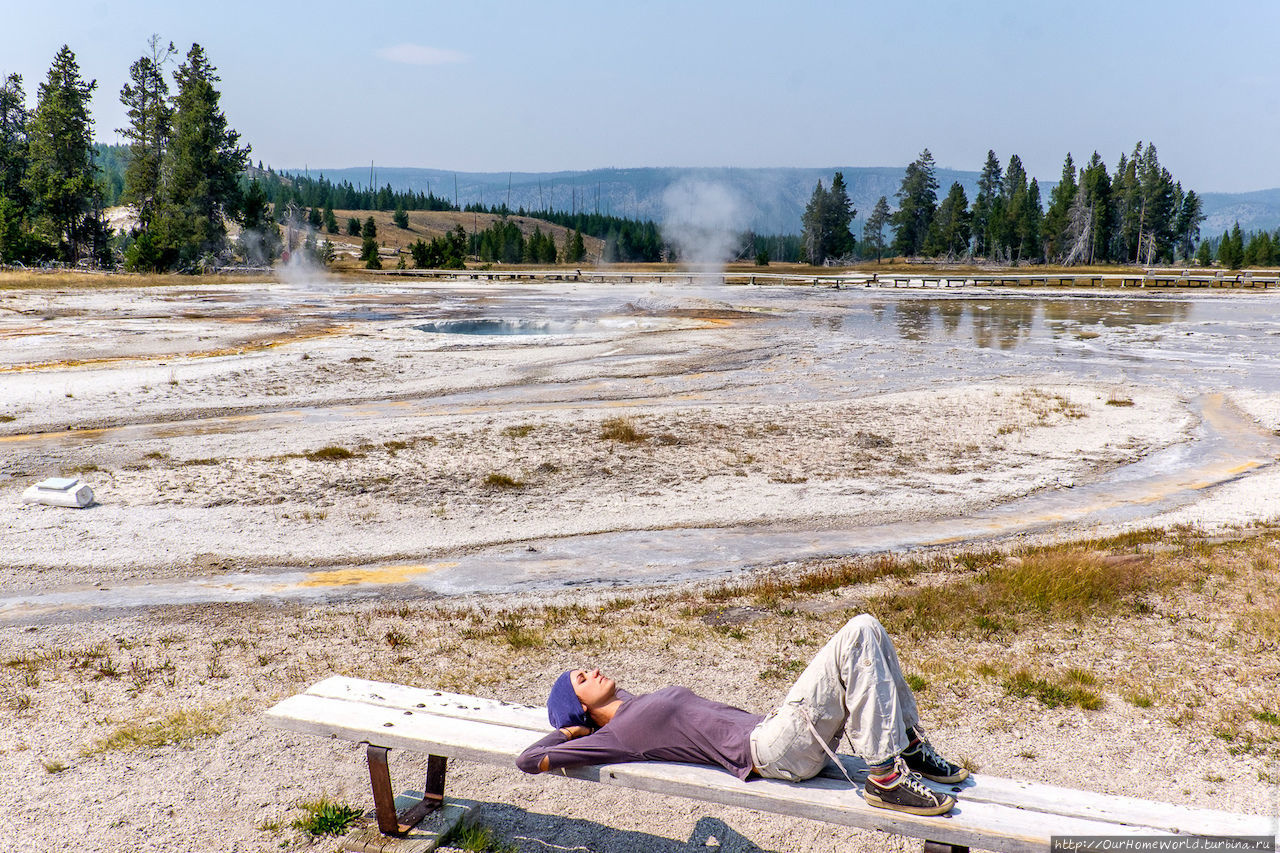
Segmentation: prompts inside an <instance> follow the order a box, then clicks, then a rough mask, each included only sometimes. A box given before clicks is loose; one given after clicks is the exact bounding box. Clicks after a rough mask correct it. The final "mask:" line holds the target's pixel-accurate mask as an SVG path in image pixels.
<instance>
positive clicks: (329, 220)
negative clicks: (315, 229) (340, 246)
mask: <svg viewBox="0 0 1280 853" xmlns="http://www.w3.org/2000/svg"><path fill="white" fill-rule="evenodd" d="M324 230H325V231H327V232H328V233H330V234H337V233H338V217H336V216H334V215H333V205H332V204H329V203H326V204H325V206H324Z"/></svg>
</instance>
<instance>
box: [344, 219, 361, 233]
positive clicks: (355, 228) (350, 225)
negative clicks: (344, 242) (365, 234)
mask: <svg viewBox="0 0 1280 853" xmlns="http://www.w3.org/2000/svg"><path fill="white" fill-rule="evenodd" d="M347 236H349V237H359V236H360V220H359V219H356V218H355V217H354V216H352V217H349V218H348V219H347Z"/></svg>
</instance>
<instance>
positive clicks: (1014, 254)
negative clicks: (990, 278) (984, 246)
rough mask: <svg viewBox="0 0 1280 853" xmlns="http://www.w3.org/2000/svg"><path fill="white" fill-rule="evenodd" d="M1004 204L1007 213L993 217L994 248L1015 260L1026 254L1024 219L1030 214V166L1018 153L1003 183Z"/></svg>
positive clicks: (1007, 168) (1004, 211)
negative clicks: (1028, 187)
mask: <svg viewBox="0 0 1280 853" xmlns="http://www.w3.org/2000/svg"><path fill="white" fill-rule="evenodd" d="M1000 202H1001V204H1000V207H999V208H997V209H1000V208H1002V209H1001V213H1002V214H1003V215H1002V216H1001V217H999V218H995V217H993V222H992V226H993V229H992V231H993V236H992V239H991V242H992V248H993V249H994V251H995V252H996V253H997V254H1001V255H1004V256H1006V257H1009V258H1012V259H1013V260H1014V262H1015V263H1016V262H1017V261H1019V260H1021V258H1022V256H1023V251H1024V246H1023V223H1024V222H1025V220H1026V218H1027V170H1026V169H1024V168H1023V167H1022V160H1021V158H1019V157H1018V155H1017V154H1014V155H1011V156H1010V157H1009V165H1008V166H1006V167H1005V170H1004V181H1003V182H1002V184H1001V186H1000Z"/></svg>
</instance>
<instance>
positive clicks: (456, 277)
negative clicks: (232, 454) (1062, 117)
mask: <svg viewBox="0 0 1280 853" xmlns="http://www.w3.org/2000/svg"><path fill="white" fill-rule="evenodd" d="M376 274H377V275H383V276H399V277H408V278H427V279H435V280H440V281H517V282H518V281H569V282H585V283H589V284H633V283H637V282H658V283H670V284H745V285H771V284H772V285H793V286H795V285H801V286H803V285H808V286H811V287H832V288H837V289H838V288H842V287H914V288H953V287H1121V288H1129V287H1137V288H1147V287H1176V288H1182V287H1223V288H1268V287H1276V286H1280V271H1278V270H1243V271H1240V272H1224V271H1222V270H1204V269H1197V270H1189V269H1143V270H1133V271H1131V272H1118V273H1070V272H1053V273H1045V272H1039V273H1036V272H1033V273H968V272H966V273H947V272H937V273H930V274H921V273H896V272H895V273H861V272H858V273H841V274H835V275H801V274H798V273H763V272H713V273H707V272H696V271H691V272H657V271H649V270H621V269H620V270H612V269H611V270H600V269H576V270H566V269H546V270H528V269H518V270H517V269H506V270H420V269H412V270H382V271H380V272H378V273H376Z"/></svg>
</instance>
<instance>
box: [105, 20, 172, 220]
mask: <svg viewBox="0 0 1280 853" xmlns="http://www.w3.org/2000/svg"><path fill="white" fill-rule="evenodd" d="M147 45H148V47H149V48H150V54H149V55H146V56H143V57H141V58H140V59H138V61H136V62H134V63H133V65H131V66H130V67H129V81H130V82H128V83H126V84H125V85H124V87H123V88H122V89H121V90H120V102H121V103H122V104H124V107H125V111H126V114H127V115H128V116H129V126H128V127H125V128H120V129H119V130H117V133H119V134H120V135H121V136H123V137H124V138H125V139H127V140H128V141H129V162H128V165H127V166H126V167H125V173H124V192H123V194H122V196H121V201H122V202H124V203H125V204H131V205H133V207H134V209H135V210H136V211H137V213H138V230H139V231H140V232H149V231H150V230H151V222H152V220H153V219H154V217H155V213H156V208H157V207H158V206H159V204H160V198H161V192H162V189H163V188H162V180H161V174H162V172H161V166H162V164H163V162H164V154H165V150H166V148H167V147H168V144H169V136H170V134H171V133H172V130H173V124H172V122H173V109H172V107H171V106H170V104H169V84H168V83H167V82H165V79H164V66H165V64H166V63H167V62H168V61H169V60H170V59H171V58H172V57H173V56H174V55H175V54H176V53H177V52H178V51H177V48H175V47H174V46H173V42H170V43H169V45H168V47H164V48H162V47H161V46H160V37H159V36H156V35H152V36H151V38H150V39H149V40H148V41H147Z"/></svg>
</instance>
